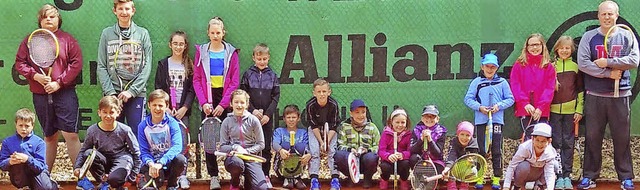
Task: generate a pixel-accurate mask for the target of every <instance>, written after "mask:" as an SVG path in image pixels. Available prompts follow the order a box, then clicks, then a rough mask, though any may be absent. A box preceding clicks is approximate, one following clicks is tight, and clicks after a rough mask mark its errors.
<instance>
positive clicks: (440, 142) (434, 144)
mask: <svg viewBox="0 0 640 190" xmlns="http://www.w3.org/2000/svg"><path fill="white" fill-rule="evenodd" d="M427 128H428V129H429V130H431V139H432V141H431V142H430V143H429V148H428V153H427V152H424V151H423V150H422V149H424V141H422V138H421V137H420V136H421V135H422V131H424V130H425V129H427ZM411 136H412V137H411V154H419V155H421V156H420V157H421V158H422V159H427V156H428V157H429V158H431V160H432V161H433V163H435V164H440V165H442V166H444V164H445V163H444V152H443V150H444V141H445V139H446V138H447V128H446V127H444V126H442V125H440V124H439V123H437V124H435V125H434V126H431V127H427V126H426V125H424V123H422V122H420V123H418V124H417V125H416V127H414V128H413V134H412V135H411Z"/></svg>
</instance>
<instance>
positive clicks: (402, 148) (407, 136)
mask: <svg viewBox="0 0 640 190" xmlns="http://www.w3.org/2000/svg"><path fill="white" fill-rule="evenodd" d="M398 139H399V141H398V152H401V153H402V158H403V160H409V156H411V153H410V152H409V144H410V143H411V131H410V130H405V131H403V132H402V133H400V134H398ZM379 144H380V146H379V149H378V156H380V158H382V160H384V161H386V162H390V161H389V155H391V154H393V153H394V150H393V129H391V127H389V126H385V127H384V130H383V131H382V135H380V143H379Z"/></svg>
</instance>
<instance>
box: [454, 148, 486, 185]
mask: <svg viewBox="0 0 640 190" xmlns="http://www.w3.org/2000/svg"><path fill="white" fill-rule="evenodd" d="M486 171H487V160H486V159H485V158H484V157H483V156H481V155H480V154H475V153H470V154H466V155H463V156H462V157H460V158H458V160H456V162H455V163H454V164H453V166H451V169H450V170H449V174H450V175H451V176H452V177H453V178H455V179H456V180H457V181H460V182H465V183H471V182H476V181H478V180H479V179H483V178H484V174H485V172H486Z"/></svg>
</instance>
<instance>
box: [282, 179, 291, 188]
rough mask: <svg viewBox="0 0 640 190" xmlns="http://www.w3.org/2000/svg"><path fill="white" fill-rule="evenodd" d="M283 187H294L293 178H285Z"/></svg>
mask: <svg viewBox="0 0 640 190" xmlns="http://www.w3.org/2000/svg"><path fill="white" fill-rule="evenodd" d="M282 188H285V189H293V179H289V178H286V179H284V182H282Z"/></svg>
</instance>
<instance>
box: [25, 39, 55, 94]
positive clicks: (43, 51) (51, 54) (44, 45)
mask: <svg viewBox="0 0 640 190" xmlns="http://www.w3.org/2000/svg"><path fill="white" fill-rule="evenodd" d="M27 48H28V49H29V58H30V59H31V61H32V62H33V64H35V65H37V66H38V68H39V69H40V71H41V72H42V74H43V75H47V77H51V71H52V70H53V69H52V68H49V67H51V65H53V62H55V60H56V59H57V58H58V55H59V54H60V43H59V42H58V38H57V37H56V35H55V34H53V32H51V31H49V30H47V29H36V30H34V31H33V32H31V34H30V35H29V39H28V40H27ZM47 68H49V71H48V72H46V73H45V72H44V69H47ZM47 102H48V103H49V104H52V103H53V98H52V97H51V94H48V95H47Z"/></svg>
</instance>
